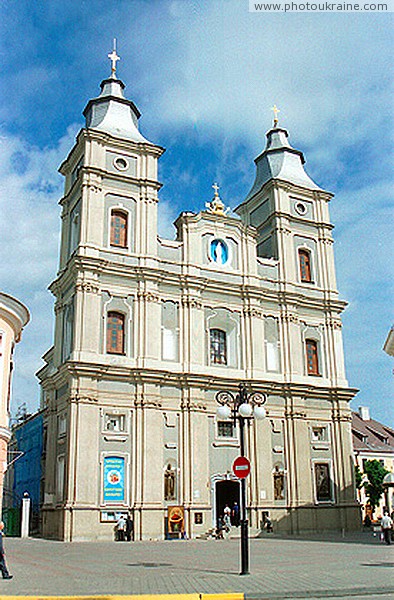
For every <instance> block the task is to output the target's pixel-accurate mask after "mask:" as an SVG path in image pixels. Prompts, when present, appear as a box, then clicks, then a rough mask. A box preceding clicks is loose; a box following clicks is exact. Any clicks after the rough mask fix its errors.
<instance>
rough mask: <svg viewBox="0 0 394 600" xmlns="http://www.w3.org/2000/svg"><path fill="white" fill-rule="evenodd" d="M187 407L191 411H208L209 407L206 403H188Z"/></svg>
mask: <svg viewBox="0 0 394 600" xmlns="http://www.w3.org/2000/svg"><path fill="white" fill-rule="evenodd" d="M187 407H188V408H190V409H191V410H207V405H206V404H205V403H204V402H188V404H187Z"/></svg>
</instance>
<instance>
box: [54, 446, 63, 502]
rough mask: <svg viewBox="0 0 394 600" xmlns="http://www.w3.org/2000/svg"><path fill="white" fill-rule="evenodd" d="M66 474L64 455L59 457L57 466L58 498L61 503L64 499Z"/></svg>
mask: <svg viewBox="0 0 394 600" xmlns="http://www.w3.org/2000/svg"><path fill="white" fill-rule="evenodd" d="M64 473H65V461H64V456H63V455H62V456H58V457H57V465H56V496H57V499H58V500H59V501H62V500H63V497H64Z"/></svg>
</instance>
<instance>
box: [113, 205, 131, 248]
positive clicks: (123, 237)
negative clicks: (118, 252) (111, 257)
mask: <svg viewBox="0 0 394 600" xmlns="http://www.w3.org/2000/svg"><path fill="white" fill-rule="evenodd" d="M110 244H111V246H116V247H117V248H127V213H125V212H123V211H122V210H112V211H111V236H110Z"/></svg>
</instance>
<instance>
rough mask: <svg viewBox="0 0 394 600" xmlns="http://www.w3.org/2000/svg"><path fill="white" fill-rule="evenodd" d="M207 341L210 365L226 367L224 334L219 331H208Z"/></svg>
mask: <svg viewBox="0 0 394 600" xmlns="http://www.w3.org/2000/svg"><path fill="white" fill-rule="evenodd" d="M209 341H210V356H211V365H227V340H226V332H225V331H222V330H221V329H210V331H209Z"/></svg>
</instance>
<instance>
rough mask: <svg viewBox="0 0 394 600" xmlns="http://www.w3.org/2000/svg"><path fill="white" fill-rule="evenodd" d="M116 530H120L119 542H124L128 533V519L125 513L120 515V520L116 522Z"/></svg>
mask: <svg viewBox="0 0 394 600" xmlns="http://www.w3.org/2000/svg"><path fill="white" fill-rule="evenodd" d="M116 531H117V532H118V542H124V541H125V533H126V519H125V518H124V516H123V515H120V517H119V519H118V522H117V523H116Z"/></svg>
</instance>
